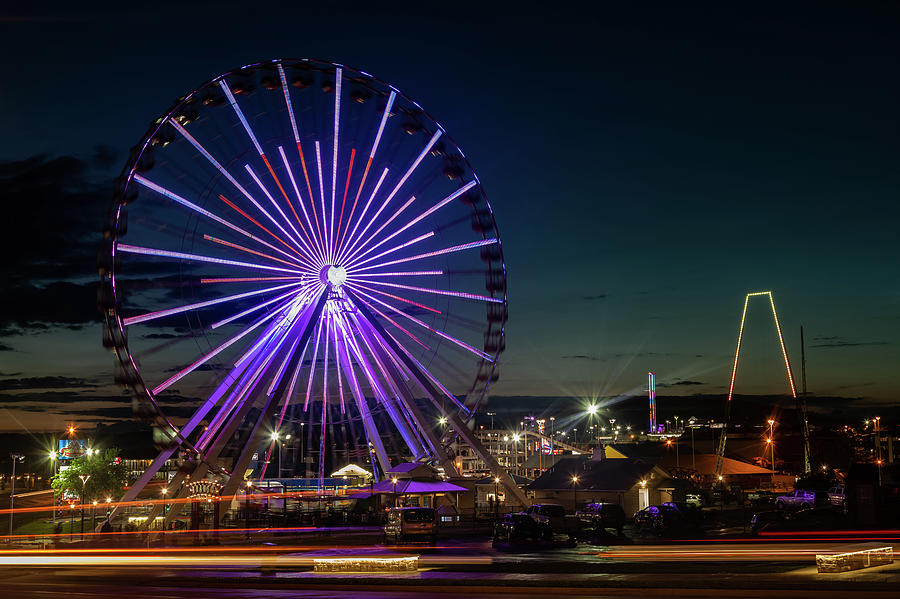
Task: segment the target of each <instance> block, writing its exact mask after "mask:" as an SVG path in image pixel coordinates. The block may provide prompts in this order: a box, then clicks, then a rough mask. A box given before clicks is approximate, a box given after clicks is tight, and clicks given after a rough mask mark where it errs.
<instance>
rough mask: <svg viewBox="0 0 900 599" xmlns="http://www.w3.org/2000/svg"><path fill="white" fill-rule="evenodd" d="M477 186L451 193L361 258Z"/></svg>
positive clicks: (472, 184)
mask: <svg viewBox="0 0 900 599" xmlns="http://www.w3.org/2000/svg"><path fill="white" fill-rule="evenodd" d="M477 184H478V182H477V181H474V180H473V181H469V182H468V183H466V184H465V185H463V186H462V187H460V188H459V189H457V190H456V191H454V192H453V193H451V194H450V195H448V196H447V197H445V198H444V199H443V200H441V201H440V202H438V203H437V204H435V205H434V206H432V207H431V208H429V209H428V210H426V211H425V212H423V213H422V214H420V215H418V216H417V217H415V218H414V219H412V220H411V221H409V222H408V223H406V224H405V225H404V226H402V227H401V228H400V229H398V230H397V231H395V232H393V233H391V234H390V235H388V236H387V237H385V238H384V239H382V240H381V241H379V242H378V243H376V244H375V245H373V246H370V247H369V248H368V250H366V251H365V252H364V253H363V254H361V255H360V256H359V258H362V257H365V256H366V255H367V254H369V253H370V252H373V251H375V250H376V249H377V248H378V247H380V246H381V245H383V244H385V243H387V242H388V241H390V240H391V239H393V238H394V237H396V236H397V235H400V234H401V233H403V232H404V231H406V230H407V229H409V228H410V227H412V226H414V225H415V224H417V223H419V222H421V221H422V220H424V219H425V218H428V217H429V216H431V215H432V214H434V213H435V212H437V211H438V210H440V209H441V208H443V207H444V206H446V205H447V204H449V203H450V202H452V201H453V200H455V199H456V198H458V197H460V196H461V195H462V194H464V193H466V192H467V191H469V190H470V189H472V188H473V187H475V186H476V185H477ZM391 220H393V218H391ZM389 223H390V221H388V222H386V223H385V224H384V225H382V226H381V228H379V229H378V231H375V233H373V234H372V237H371V238H372V239H374V237H375V236H376V235H378V233H380V232H381V230H382V229H384V227H385V226H386V225H388V224H389ZM347 261H348V262H349V260H347Z"/></svg>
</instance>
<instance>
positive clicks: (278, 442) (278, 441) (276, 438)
mask: <svg viewBox="0 0 900 599" xmlns="http://www.w3.org/2000/svg"><path fill="white" fill-rule="evenodd" d="M272 442H273V443H275V445H277V446H278V476H276V477H275V478H281V439H280V438H279V436H278V431H273V432H272Z"/></svg>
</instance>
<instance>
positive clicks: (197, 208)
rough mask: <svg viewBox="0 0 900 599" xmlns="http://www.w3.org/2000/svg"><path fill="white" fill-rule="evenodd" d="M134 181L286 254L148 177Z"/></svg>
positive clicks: (139, 176)
mask: <svg viewBox="0 0 900 599" xmlns="http://www.w3.org/2000/svg"><path fill="white" fill-rule="evenodd" d="M134 180H135V181H137V182H138V183H140V184H141V185H143V186H144V187H146V188H147V189H151V190H153V191H155V192H157V193H158V194H160V195H162V196H164V197H166V198H169V199H170V200H173V201H174V202H177V203H178V204H181V205H182V206H184V207H185V208H188V209H189V210H193V211H194V212H196V213H198V214H202V215H203V216H205V217H207V218H209V219H211V220H213V221H215V222H217V223H219V224H221V225H224V226H225V227H228V228H229V229H231V230H232V231H235V232H237V233H240V234H241V235H244V236H245V237H248V238H250V239H252V240H253V241H256V242H258V243H261V244H263V245H265V246H267V247H271V248H272V249H274V250H276V251H278V252H281V253H284V252H282V251H281V250H279V249H278V248H274V247H272V246H271V245H269V244H268V243H266V242H265V241H264V240H262V239H260V238H259V237H257V236H255V235H253V234H252V233H250V232H249V231H246V230H244V229H242V228H241V227H239V226H237V225H235V224H233V223H231V222H230V221H228V220H226V219H224V218H222V217H221V216H219V215H217V214H215V213H213V212H210V211H209V210H206V209H205V208H201V207H200V206H197V205H196V204H194V203H193V202H191V201H189V200H186V199H184V198H183V197H181V196H180V195H178V194H176V193H175V192H173V191H170V190H168V189H166V188H165V187H163V186H162V185H157V184H156V183H154V182H153V181H150V180H149V179H147V178H146V177H143V176H141V175H139V174H136V175H135V176H134ZM257 224H258V223H257Z"/></svg>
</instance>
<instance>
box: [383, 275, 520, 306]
mask: <svg viewBox="0 0 900 599" xmlns="http://www.w3.org/2000/svg"><path fill="white" fill-rule="evenodd" d="M369 284H371V285H382V286H384V287H393V288H395V289H406V290H407V291H416V292H418V293H431V294H434V295H445V296H448V297H458V298H461V299H470V300H478V301H482V302H492V303H495V304H502V303H503V299H502V298H497V297H489V296H487V295H479V294H477V293H466V292H464V291H445V290H443V289H429V288H427V287H413V286H412V285H401V284H400V283H388V282H387V281H369Z"/></svg>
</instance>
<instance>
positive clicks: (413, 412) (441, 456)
mask: <svg viewBox="0 0 900 599" xmlns="http://www.w3.org/2000/svg"><path fill="white" fill-rule="evenodd" d="M360 333H361V334H362V335H363V336H364V337H366V338H367V340H366V343H367V345H368V346H369V347H370V348H372V349H373V350H374V351H375V353H376V355H377V357H378V358H379V360H380V361H381V362H382V363H383V364H384V367H385V369H386V370H387V372H388V375H389V376H390V377H391V378H393V379H394V381H395V383H396V384H395V385H394V386H395V387H396V389H397V391H398V392H399V399H400V400H401V401H402V402H403V407H404V408H406V410H407V411H408V412H409V414H410V416H412V420H413V422H414V423H415V425H416V428H418V429H419V431H420V433H421V434H422V436H423V437H424V438H425V442H426V443H427V444H428V446H429V448H430V449H431V452H432V455H433V456H435V457H436V458H437V459H438V460H439V461H440V463H441V466H443V467H444V471H445V472H446V473H447V474H448V475H449V476H450V477H451V478H456V477H458V476H459V473H458V472H457V471H456V464H455V463H454V462H453V459H452V458H451V457H450V456H449V455H448V454H447V452H446V451H444V448H443V446H442V445H441V442H440V439H438V438H437V436H436V435H435V434H434V430H433V426H430V425H429V423H428V421H427V419H426V418H425V416H424V415H423V414H422V411H421V410H420V409H419V406H418V405H416V400H415V398H414V397H413V396H412V394H411V393H410V392H409V387H407V386H406V385H405V384H403V375H402V374H401V373H400V371H399V370H398V369H397V367H396V366H395V365H394V362H393V361H392V360H391V357H390V356H389V355H388V354H387V352H386V351H385V350H384V347H383V345H382V344H381V343H379V342H378V341H377V339H372V330H371V329H369V330H365V327H360Z"/></svg>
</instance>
